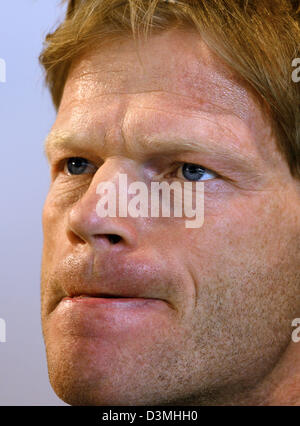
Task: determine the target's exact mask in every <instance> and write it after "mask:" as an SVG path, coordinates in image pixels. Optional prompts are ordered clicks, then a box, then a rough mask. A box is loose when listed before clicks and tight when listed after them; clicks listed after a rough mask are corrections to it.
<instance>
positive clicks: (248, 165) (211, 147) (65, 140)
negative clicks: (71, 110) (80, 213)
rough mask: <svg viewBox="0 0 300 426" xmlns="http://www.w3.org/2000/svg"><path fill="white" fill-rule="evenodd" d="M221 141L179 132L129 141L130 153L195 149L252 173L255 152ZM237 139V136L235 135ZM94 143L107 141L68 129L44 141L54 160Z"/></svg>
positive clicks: (84, 151) (96, 146) (87, 149)
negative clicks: (182, 134) (54, 154)
mask: <svg viewBox="0 0 300 426" xmlns="http://www.w3.org/2000/svg"><path fill="white" fill-rule="evenodd" d="M226 139H227V140H226V143H224V144H222V143H220V142H216V141H215V140H214V139H212V138H205V140H204V138H203V137H199V138H188V137H184V136H180V135H178V134H176V135H170V134H169V135H168V136H165V135H159V134H156V135H153V136H143V137H141V138H137V139H136V140H135V141H130V143H129V144H128V145H129V146H128V148H129V149H128V151H129V152H131V151H132V152H133V151H134V152H139V153H142V154H143V155H147V154H148V153H149V154H154V155H159V154H161V155H168V154H173V155H175V154H179V153H183V152H194V153H199V154H203V155H209V156H211V157H214V158H216V159H217V160H219V161H229V162H230V163H231V164H232V165H233V166H236V167H238V168H239V169H242V170H244V171H246V172H247V171H248V172H249V171H252V172H253V162H255V161H256V162H257V160H258V158H257V155H253V153H249V152H247V153H243V152H242V150H240V149H239V148H238V147H237V143H236V141H235V140H233V139H232V141H228V136H227V137H226ZM234 139H236V138H234ZM91 145H93V147H94V150H95V151H96V150H99V151H101V149H102V148H103V147H104V145H105V142H104V141H103V142H101V140H97V141H95V140H94V138H92V139H91V138H90V137H89V138H87V137H86V135H78V134H73V133H72V132H69V131H65V130H55V131H52V132H51V133H50V134H49V135H48V136H47V138H46V140H45V143H44V153H45V155H46V157H47V158H48V159H51V153H52V152H53V151H55V150H58V151H61V152H64V151H70V150H73V151H74V152H78V153H81V155H84V154H86V155H88V153H89V152H90V150H91Z"/></svg>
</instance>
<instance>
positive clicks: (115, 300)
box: [61, 294, 167, 307]
mask: <svg viewBox="0 0 300 426" xmlns="http://www.w3.org/2000/svg"><path fill="white" fill-rule="evenodd" d="M61 302H62V303H70V304H81V305H91V306H93V305H116V306H117V305H120V307H121V306H123V307H126V306H127V307H134V306H136V307H141V306H144V305H148V304H153V303H159V302H163V303H167V302H165V301H164V300H161V299H154V298H145V297H123V296H120V297H119V296H103V295H99V296H98V295H97V296H91V295H84V294H83V295H79V296H67V297H64V298H63V299H62V301H61Z"/></svg>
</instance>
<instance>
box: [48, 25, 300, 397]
mask: <svg viewBox="0 0 300 426" xmlns="http://www.w3.org/2000/svg"><path fill="white" fill-rule="evenodd" d="M45 150H46V154H47V158H48V160H49V164H50V168H51V186H50V190H49V193H48V196H47V199H46V202H45V205H44V210H43V230H44V248H43V260H42V274H41V275H42V325H43V333H44V339H45V344H46V351H47V360H48V369H49V376H50V381H51V384H52V386H53V389H54V390H55V392H56V393H57V395H58V396H59V397H60V398H61V399H63V400H64V401H65V402H67V403H68V404H71V405H77V404H81V405H151V404H153V405H155V404H156V405H167V404H173V405H176V404H192V405H193V404H194V405H197V404H242V403H247V402H250V403H266V404H268V403H272V398H273V397H274V392H275V390H274V392H273V387H274V386H273V385H274V383H273V379H272V377H273V376H272V372H273V370H274V366H276V365H278V363H279V361H280V359H281V357H282V355H283V353H284V352H285V351H286V349H287V348H288V347H289V348H290V347H291V345H295V347H296V346H297V344H294V343H291V332H292V328H291V322H292V320H293V319H294V318H296V317H299V315H300V298H299V294H300V291H299V290H300V280H299V237H300V219H299V218H300V186H299V179H297V178H295V177H293V176H292V175H291V173H290V169H289V165H288V163H287V161H286V159H285V158H284V156H283V154H282V153H281V152H280V151H279V149H278V134H277V132H276V128H275V125H274V123H273V121H272V119H271V115H270V111H269V108H268V105H267V104H266V103H265V102H264V101H263V100H262V99H261V98H260V97H259V96H258V95H257V93H256V92H255V91H254V90H253V89H252V88H251V87H250V86H249V85H248V83H246V82H245V81H244V80H243V79H242V78H241V77H240V76H239V75H238V74H237V73H236V72H235V71H233V69H232V68H230V67H229V66H228V65H227V64H225V62H223V60H221V59H220V58H219V57H218V56H217V55H215V53H213V52H212V51H211V50H210V48H209V47H208V46H207V44H206V43H205V42H204V41H203V40H202V39H201V37H200V36H199V34H197V33H196V32H195V31H192V30H189V29H177V28H173V29H169V30H167V31H162V32H159V33H157V34H153V35H152V36H151V37H150V38H149V39H148V40H147V41H144V42H143V43H141V44H140V45H139V47H137V45H136V44H135V43H134V41H133V40H132V39H130V38H129V37H128V38H126V37H124V38H123V39H120V40H112V41H110V42H109V43H107V44H106V45H105V46H101V47H100V46H98V45H97V43H95V44H94V45H93V46H91V47H90V48H89V49H85V50H84V51H82V52H81V53H80V55H78V56H77V58H76V59H75V60H74V61H73V62H72V65H71V67H70V70H69V72H68V77H67V79H66V83H65V86H64V90H63V95H62V99H61V102H60V105H59V109H58V113H57V117H56V120H55V123H54V125H53V127H52V129H51V132H50V134H49V136H48V138H47V141H46V145H45ZM195 165H197V166H199V167H198V168H195V167H194V166H195ZM120 174H125V175H126V176H127V180H128V184H129V183H131V182H143V183H144V184H145V185H146V186H147V188H148V189H149V190H150V186H151V182H153V181H156V182H168V183H169V184H170V183H172V182H179V183H180V184H181V185H183V183H184V182H193V185H195V182H203V183H204V221H203V224H202V226H201V227H198V228H188V227H186V226H185V219H186V218H184V217H162V216H161V215H160V216H159V217H151V215H149V216H148V217H130V216H127V217H120V216H118V215H116V217H110V216H107V217H100V216H99V215H98V214H97V212H96V206H97V203H98V201H99V198H100V195H99V193H98V191H97V187H98V185H99V184H100V183H101V182H112V183H114V184H115V185H116V187H117V188H118V185H119V176H120ZM193 188H194V189H193V190H195V191H196V189H195V186H193ZM132 197H133V195H132V194H130V193H129V194H128V200H130V198H132ZM299 344H300V343H299ZM292 350H294V347H293V349H292ZM297 351H298V352H299V349H298V347H297ZM278 374H279V375H280V374H281V373H278ZM282 374H283V373H282ZM268 377H270V380H269V381H268V380H267V378H268ZM262 395H264V396H262Z"/></svg>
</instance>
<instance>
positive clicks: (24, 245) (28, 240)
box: [0, 0, 64, 405]
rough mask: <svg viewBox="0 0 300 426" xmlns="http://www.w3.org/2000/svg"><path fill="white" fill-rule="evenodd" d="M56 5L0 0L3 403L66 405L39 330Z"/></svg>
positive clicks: (53, 0) (42, 0) (45, 0)
mask: <svg viewBox="0 0 300 426" xmlns="http://www.w3.org/2000/svg"><path fill="white" fill-rule="evenodd" d="M59 3H60V2H59V1H58V0H13V1H7V0H0V58H3V59H4V60H5V61H6V67H7V70H6V78H7V81H6V83H0V147H1V168H0V170H1V172H0V173H1V179H0V190H1V195H0V198H1V202H0V206H1V210H0V235H1V245H0V262H1V265H0V266H1V268H0V290H1V291H0V318H3V319H4V320H5V321H6V338H7V341H6V343H0V405H64V404H63V403H62V402H61V401H60V400H59V399H58V398H57V397H56V395H55V394H54V392H53V391H52V389H51V387H50V384H49V382H48V375H47V366H46V358H45V351H44V344H43V340H42V333H41V325H40V290H39V285H40V282H39V281H40V278H39V275H40V263H41V250H42V229H41V210H42V206H43V202H44V199H45V196H46V194H47V190H48V185H49V172H48V166H47V163H46V160H45V158H44V155H43V141H44V139H45V136H46V135H47V133H48V132H49V130H50V128H51V126H52V124H53V121H54V119H55V113H54V109H53V107H52V104H51V100H50V96H49V94H48V92H47V90H46V89H45V87H44V85H43V74H42V70H41V68H40V66H39V64H38V60H37V58H38V55H39V53H40V51H41V48H42V41H43V38H44V36H45V34H46V33H47V32H48V31H49V30H50V29H53V28H54V26H55V25H56V24H57V23H58V22H59V20H61V19H62V17H63V9H62V8H61V7H59Z"/></svg>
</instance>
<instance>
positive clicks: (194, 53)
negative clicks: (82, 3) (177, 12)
mask: <svg viewBox="0 0 300 426" xmlns="http://www.w3.org/2000/svg"><path fill="white" fill-rule="evenodd" d="M139 93H141V94H142V93H144V94H145V93H149V94H153V95H155V94H158V95H160V96H159V101H160V102H162V103H163V104H164V105H165V106H167V105H168V103H169V104H171V105H174V106H180V107H183V108H185V109H195V110H197V109H199V107H200V106H201V109H203V110H207V111H213V110H214V111H216V112H218V110H219V111H220V112H222V111H225V112H226V111H229V112H230V113H234V114H236V115H237V116H238V117H240V118H242V119H247V118H249V115H251V113H252V114H253V111H254V110H255V107H257V105H256V104H257V99H256V98H255V97H254V95H253V93H252V92H251V91H250V90H249V87H248V86H247V85H246V83H245V82H242V81H241V79H240V78H239V77H238V76H237V75H236V74H235V73H234V72H233V71H232V70H231V69H230V68H229V67H228V66H227V65H225V63H224V62H223V61H221V59H219V58H218V57H217V56H216V55H214V54H213V53H212V52H211V51H210V49H209V48H208V47H207V46H206V45H205V43H204V42H203V41H202V40H201V38H200V37H199V35H198V34H196V33H195V32H194V31H192V30H190V31H187V30H179V29H172V30H169V31H164V32H162V33H159V34H157V35H154V36H152V37H151V38H150V39H149V40H148V41H147V42H144V43H141V44H140V45H139V46H136V45H135V43H134V42H133V40H130V39H123V40H119V41H115V42H113V43H111V42H110V43H108V44H106V45H104V46H101V47H96V46H95V47H94V48H93V49H91V50H89V51H87V52H85V53H84V54H83V55H82V56H81V57H80V58H79V59H78V60H77V61H75V62H74V63H73V65H72V67H71V70H70V73H69V77H68V80H67V83H66V87H65V91H64V96H63V99H62V107H64V106H65V105H66V104H67V103H68V102H69V101H70V100H73V102H76V101H78V102H86V101H89V102H90V101H91V100H92V99H94V97H95V95H97V96H105V95H110V94H111V95H114V94H128V95H130V94H133V95H134V94H139ZM149 98H150V97H149ZM153 98H155V96H153ZM156 98H157V97H156Z"/></svg>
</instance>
